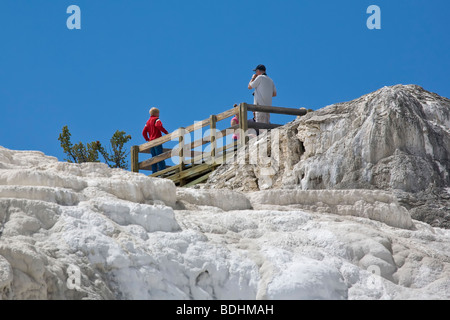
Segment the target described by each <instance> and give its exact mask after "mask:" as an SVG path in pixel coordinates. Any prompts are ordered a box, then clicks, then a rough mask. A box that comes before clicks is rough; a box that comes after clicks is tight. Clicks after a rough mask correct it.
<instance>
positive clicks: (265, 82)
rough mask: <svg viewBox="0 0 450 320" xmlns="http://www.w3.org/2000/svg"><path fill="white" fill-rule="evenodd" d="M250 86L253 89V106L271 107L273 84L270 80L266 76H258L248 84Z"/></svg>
mask: <svg viewBox="0 0 450 320" xmlns="http://www.w3.org/2000/svg"><path fill="white" fill-rule="evenodd" d="M250 86H251V87H252V88H253V89H255V96H254V102H253V104H257V105H260V106H271V105H272V96H273V94H274V92H275V84H274V83H273V80H272V79H270V78H269V77H268V76H266V75H260V76H257V77H256V79H255V80H254V81H253V82H251V83H250Z"/></svg>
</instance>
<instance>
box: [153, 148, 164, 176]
mask: <svg viewBox="0 0 450 320" xmlns="http://www.w3.org/2000/svg"><path fill="white" fill-rule="evenodd" d="M150 153H151V154H152V157H156V156H158V155H160V154H161V153H163V146H162V145H159V146H156V147H153V148H150ZM165 168H166V162H165V161H164V160H163V161H161V162H158V163H155V164H152V172H153V173H155V172H158V171H161V170H164V169H165Z"/></svg>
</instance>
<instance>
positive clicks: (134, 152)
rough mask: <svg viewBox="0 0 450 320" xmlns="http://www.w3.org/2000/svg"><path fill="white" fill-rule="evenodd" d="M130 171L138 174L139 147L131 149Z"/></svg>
mask: <svg viewBox="0 0 450 320" xmlns="http://www.w3.org/2000/svg"><path fill="white" fill-rule="evenodd" d="M131 171H132V172H139V146H132V147H131Z"/></svg>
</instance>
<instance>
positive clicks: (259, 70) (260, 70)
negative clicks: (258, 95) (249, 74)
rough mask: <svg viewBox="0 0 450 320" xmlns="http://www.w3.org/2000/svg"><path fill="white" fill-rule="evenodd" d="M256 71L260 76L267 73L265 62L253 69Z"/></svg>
mask: <svg viewBox="0 0 450 320" xmlns="http://www.w3.org/2000/svg"><path fill="white" fill-rule="evenodd" d="M253 71H255V73H256V74H257V75H258V76H260V75H262V74H265V73H266V67H265V66H264V65H263V64H258V65H257V66H256V68H255V69H254V70H253Z"/></svg>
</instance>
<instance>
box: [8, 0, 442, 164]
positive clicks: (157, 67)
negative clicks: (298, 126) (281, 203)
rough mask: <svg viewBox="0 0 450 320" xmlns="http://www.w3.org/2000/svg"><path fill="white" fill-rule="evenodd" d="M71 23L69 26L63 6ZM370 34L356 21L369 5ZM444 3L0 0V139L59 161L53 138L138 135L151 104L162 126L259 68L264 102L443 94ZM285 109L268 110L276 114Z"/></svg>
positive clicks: (219, 101) (224, 94)
mask: <svg viewBox="0 0 450 320" xmlns="http://www.w3.org/2000/svg"><path fill="white" fill-rule="evenodd" d="M73 4H74V5H78V6H79V7H80V8H81V30H69V29H68V28H67V27H66V20H67V18H68V17H69V14H67V13H66V10H67V7H68V6H70V5H73ZM372 4H374V5H378V6H379V7H380V8H381V27H382V28H381V30H369V29H368V28H367V26H366V20H367V19H368V18H369V14H367V13H366V10H367V8H368V7H369V6H370V5H372ZM449 15H450V1H448V0H430V1H424V0H421V1H418V0H408V1H406V0H404V1H402V0H389V1H387V0H371V1H365V0H345V1H335V0H326V1H324V0H303V1H301V0H278V1H274V0H271V1H268V0H258V1H256V0H245V1H243V0H227V1H221V0H214V1H206V0H202V1H200V0H193V1H192V0H191V1H186V0H164V1H162V0H159V1H156V0H155V1H149V0H145V1H144V0H131V1H125V0H96V1H92V0H70V1H65V0H58V1H54V0H37V1H32V0H27V1H24V0H2V1H1V3H0V37H1V43H2V44H1V50H0V108H1V109H0V110H1V114H0V145H1V146H4V147H7V148H10V149H15V150H40V151H43V152H45V153H46V154H48V155H52V156H55V157H58V158H59V159H60V160H63V159H64V158H65V156H64V154H63V152H62V149H61V147H60V145H59V141H58V140H57V138H58V135H59V133H60V132H61V129H62V127H63V126H64V125H68V126H69V129H70V131H71V133H72V141H73V142H74V143H76V142H78V141H83V142H90V141H93V140H100V141H101V142H102V143H103V144H107V143H108V141H109V139H110V137H111V136H112V134H113V133H114V132H115V131H116V130H124V131H126V132H127V133H128V134H131V135H132V137H133V139H132V141H131V142H130V143H129V144H128V145H127V147H130V146H131V145H138V144H142V143H144V142H145V141H144V140H143V138H142V135H141V131H142V128H143V126H144V124H145V122H146V120H147V119H148V110H149V108H150V107H152V106H156V107H159V108H160V109H161V120H162V121H163V124H164V126H165V127H166V128H167V129H168V130H169V131H173V130H175V129H177V128H178V127H181V126H185V127H186V126H188V125H190V124H192V123H193V122H194V121H196V120H202V119H206V118H208V117H209V115H210V114H217V113H219V112H221V111H225V110H226V109H229V108H231V107H232V105H233V104H234V103H239V102H248V103H251V102H252V101H253V100H252V96H251V91H250V90H248V89H247V84H248V81H249V79H250V77H251V75H252V69H253V68H254V67H255V66H256V65H257V64H260V63H262V64H265V65H266V66H267V73H268V74H269V76H270V77H272V79H273V80H274V82H275V84H276V87H277V91H278V97H276V98H275V99H274V101H273V104H274V105H276V106H287V107H306V108H312V109H318V108H322V107H324V106H326V105H329V104H332V103H337V102H342V101H348V100H352V99H355V98H358V97H360V96H361V95H363V94H366V93H369V92H372V91H375V90H377V89H379V88H381V87H383V86H387V85H395V84H399V83H401V84H418V85H421V86H423V87H424V88H425V89H426V90H429V91H433V92H436V93H438V94H440V95H442V96H445V97H450V86H449V84H450V81H449V79H450V77H449V75H450V59H449V57H450V54H449V52H450V37H449V34H450V19H449ZM292 119H293V118H292V117H287V116H273V117H272V122H275V123H282V122H288V121H290V120H292Z"/></svg>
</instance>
